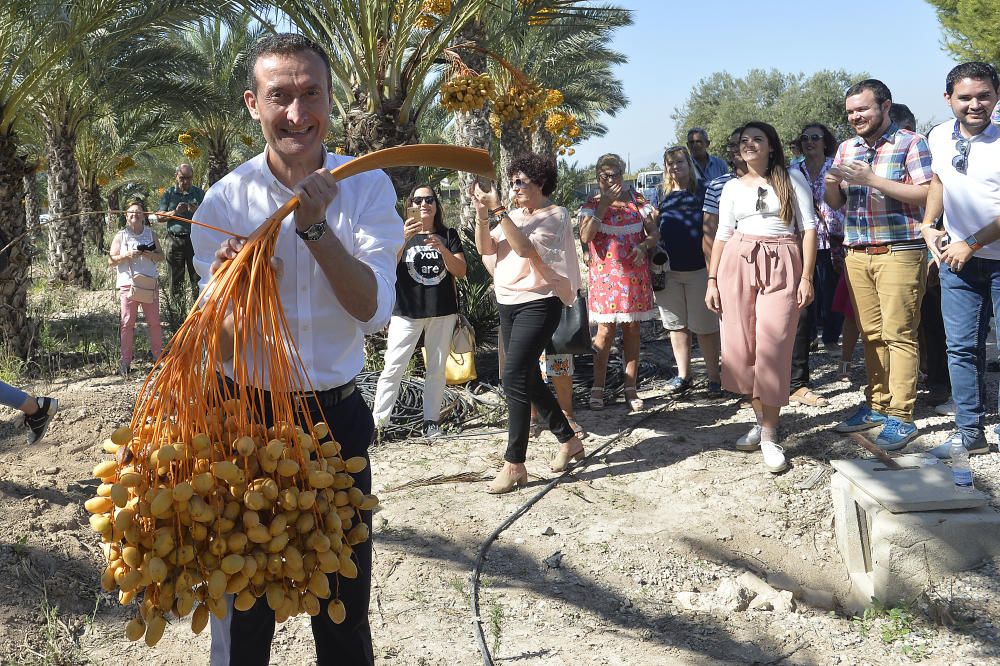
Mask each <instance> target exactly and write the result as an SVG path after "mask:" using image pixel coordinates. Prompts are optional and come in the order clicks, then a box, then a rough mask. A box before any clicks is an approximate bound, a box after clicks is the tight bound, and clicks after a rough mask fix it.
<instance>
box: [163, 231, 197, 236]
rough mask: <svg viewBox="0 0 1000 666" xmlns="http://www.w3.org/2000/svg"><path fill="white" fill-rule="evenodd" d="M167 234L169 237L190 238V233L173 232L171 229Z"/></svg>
mask: <svg viewBox="0 0 1000 666" xmlns="http://www.w3.org/2000/svg"><path fill="white" fill-rule="evenodd" d="M167 235H168V236H170V237H171V238H191V234H175V233H174V232H173V231H168V232H167Z"/></svg>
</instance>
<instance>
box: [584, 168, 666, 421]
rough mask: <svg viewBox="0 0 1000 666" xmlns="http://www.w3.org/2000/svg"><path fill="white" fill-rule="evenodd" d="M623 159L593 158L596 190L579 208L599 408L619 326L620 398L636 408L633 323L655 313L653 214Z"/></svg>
mask: <svg viewBox="0 0 1000 666" xmlns="http://www.w3.org/2000/svg"><path fill="white" fill-rule="evenodd" d="M624 174H625V162H624V161H623V160H622V158H620V157H619V156H618V155H615V154H611V153H609V154H607V155H603V156H602V157H601V158H600V159H599V160H598V161H597V184H598V187H599V188H600V192H599V193H598V194H597V195H596V196H594V197H591V198H590V199H589V200H588V201H587V203H586V204H584V206H583V209H582V210H581V211H580V240H581V241H583V242H584V243H587V245H588V249H589V251H590V289H589V295H588V299H587V300H588V311H589V314H590V321H592V322H596V323H597V337H595V338H594V352H595V353H594V384H593V387H592V388H591V392H590V408H591V409H594V410H599V409H603V408H604V380H605V377H606V375H607V371H608V356H609V355H610V353H611V345H612V343H614V339H615V331H616V329H617V327H618V326H619V325H621V327H622V337H623V338H624V360H625V399H626V401H627V402H628V404H629V407H631V408H632V409H633V410H635V411H639V410H641V409H642V406H643V403H642V400H640V399H639V396H638V394H637V388H636V381H637V376H638V370H639V323H640V322H642V321H644V320H646V319H654V318H656V317H657V316H658V313H657V311H656V308H655V307H654V305H653V288H652V285H651V283H650V277H649V253H650V251H652V250H653V249H655V248H656V243H657V241H658V240H659V231H658V230H657V226H656V215H655V211H654V210H653V207H652V206H650V205H649V204H648V203H647V202H646V200H645V199H643V197H642V195H640V194H638V193H636V192H634V191H633V190H631V189H627V188H625V187H624V183H623V180H622V178H623V177H624Z"/></svg>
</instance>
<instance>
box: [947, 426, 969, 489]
mask: <svg viewBox="0 0 1000 666" xmlns="http://www.w3.org/2000/svg"><path fill="white" fill-rule="evenodd" d="M951 475H952V478H954V480H955V490H957V491H958V492H960V493H971V492H972V491H973V487H972V468H971V467H969V451H968V450H967V449H966V448H965V447H964V446H962V443H961V441H959V440H958V439H957V438H956V441H954V442H952V443H951Z"/></svg>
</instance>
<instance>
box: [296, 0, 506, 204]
mask: <svg viewBox="0 0 1000 666" xmlns="http://www.w3.org/2000/svg"><path fill="white" fill-rule="evenodd" d="M492 4H493V0H462V1H460V2H451V1H450V0H443V2H442V1H441V0H438V1H436V2H427V1H426V0H364V1H363V0H278V2H277V7H278V8H279V9H280V10H281V11H283V12H284V13H285V14H286V15H287V16H288V17H289V19H290V20H291V21H292V22H293V23H294V25H295V26H296V27H298V28H299V29H300V30H301V31H302V32H303V34H305V35H307V36H309V37H310V38H312V39H314V40H316V41H317V42H318V43H320V44H323V45H324V46H326V47H328V48H329V49H330V50H331V68H332V70H333V77H334V91H333V93H334V104H335V106H336V111H337V113H338V114H339V115H340V116H341V117H342V118H343V120H344V127H345V149H346V151H347V152H348V153H350V154H364V153H369V152H371V151H374V150H379V149H381V148H388V147H391V146H399V145H405V144H410V143H416V142H417V140H418V136H417V119H418V118H419V116H420V114H421V112H422V111H423V110H424V108H425V107H426V106H427V104H428V103H430V101H431V100H432V99H433V92H434V88H433V87H431V86H429V85H428V82H429V81H431V80H432V79H433V78H434V75H435V74H436V73H437V72H439V71H440V70H441V69H442V64H443V61H442V54H443V53H444V51H445V50H446V49H447V48H448V47H449V45H451V44H452V43H453V42H454V41H455V39H456V38H457V36H458V34H459V32H460V31H461V30H462V28H463V27H464V26H465V25H466V24H467V23H469V21H471V20H472V19H473V18H474V17H476V16H479V15H481V13H482V12H483V11H484V10H485V9H486V8H487V7H488V6H492ZM414 173H415V170H413V169H393V170H390V175H392V177H393V182H394V184H395V186H396V192H397V193H398V194H400V195H401V196H402V195H404V194H405V193H406V192H408V191H409V189H410V187H411V186H412V181H413V175H414Z"/></svg>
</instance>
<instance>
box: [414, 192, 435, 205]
mask: <svg viewBox="0 0 1000 666" xmlns="http://www.w3.org/2000/svg"><path fill="white" fill-rule="evenodd" d="M410 201H411V202H413V203H414V204H416V205H417V206H419V205H420V204H428V205H429V204H432V203H437V199H435V198H434V195H430V196H426V197H410Z"/></svg>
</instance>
